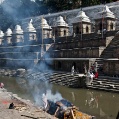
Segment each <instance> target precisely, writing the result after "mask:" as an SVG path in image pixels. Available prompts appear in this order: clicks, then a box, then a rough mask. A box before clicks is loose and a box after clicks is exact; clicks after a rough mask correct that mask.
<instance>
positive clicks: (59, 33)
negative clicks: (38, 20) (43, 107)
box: [52, 16, 69, 38]
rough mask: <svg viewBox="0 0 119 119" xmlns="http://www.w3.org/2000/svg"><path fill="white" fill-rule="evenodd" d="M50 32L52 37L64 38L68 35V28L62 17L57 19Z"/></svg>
mask: <svg viewBox="0 0 119 119" xmlns="http://www.w3.org/2000/svg"><path fill="white" fill-rule="evenodd" d="M52 32H53V36H54V37H56V38H57V37H65V36H68V35H69V26H68V24H67V23H66V22H65V21H64V19H63V17H62V16H59V17H57V20H56V21H55V23H54V25H53V26H52Z"/></svg>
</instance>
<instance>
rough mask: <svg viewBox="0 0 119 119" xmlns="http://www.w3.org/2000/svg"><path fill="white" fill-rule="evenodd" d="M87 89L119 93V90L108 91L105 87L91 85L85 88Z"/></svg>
mask: <svg viewBox="0 0 119 119" xmlns="http://www.w3.org/2000/svg"><path fill="white" fill-rule="evenodd" d="M87 88H91V89H97V90H104V91H113V92H119V89H110V88H106V87H103V86H93V85H89V86H87Z"/></svg>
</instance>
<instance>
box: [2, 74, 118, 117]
mask: <svg viewBox="0 0 119 119" xmlns="http://www.w3.org/2000/svg"><path fill="white" fill-rule="evenodd" d="M0 82H3V83H4V84H5V88H6V89H7V90H8V91H10V92H13V93H15V94H18V96H20V97H22V98H25V99H30V100H32V101H35V102H36V101H38V98H37V99H36V98H35V99H34V97H35V94H37V93H38V95H39V94H40V92H42V89H41V88H44V87H45V88H48V89H51V92H52V93H53V94H56V93H57V92H58V94H59V95H60V94H61V96H62V97H63V98H65V99H67V100H69V101H70V102H72V103H73V104H74V105H76V106H77V107H79V109H80V111H82V112H85V113H88V114H91V115H95V116H96V117H97V118H96V119H116V116H117V112H118V111H119V94H118V93H110V92H103V91H97V90H89V89H72V88H68V87H64V86H58V85H54V84H53V85H51V84H47V86H46V84H45V85H44V84H42V83H40V84H41V85H42V87H41V86H39V85H38V86H37V84H38V82H39V81H34V82H36V83H32V85H26V84H27V83H26V82H25V80H24V79H20V78H13V77H2V76H1V77H0ZM30 84H31V83H30ZM26 87H27V88H26ZM31 87H32V88H31ZM27 89H28V90H27ZM33 90H35V91H34V92H33ZM36 90H37V91H36ZM38 91H39V92H38Z"/></svg>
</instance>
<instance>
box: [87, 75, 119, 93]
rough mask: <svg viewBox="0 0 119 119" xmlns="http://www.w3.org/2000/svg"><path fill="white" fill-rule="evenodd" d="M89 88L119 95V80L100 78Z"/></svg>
mask: <svg viewBox="0 0 119 119" xmlns="http://www.w3.org/2000/svg"><path fill="white" fill-rule="evenodd" d="M87 88H90V89H96V90H103V91H108V92H117V93H119V78H114V77H103V76H100V77H99V78H98V79H94V80H93V82H92V84H91V85H88V86H87Z"/></svg>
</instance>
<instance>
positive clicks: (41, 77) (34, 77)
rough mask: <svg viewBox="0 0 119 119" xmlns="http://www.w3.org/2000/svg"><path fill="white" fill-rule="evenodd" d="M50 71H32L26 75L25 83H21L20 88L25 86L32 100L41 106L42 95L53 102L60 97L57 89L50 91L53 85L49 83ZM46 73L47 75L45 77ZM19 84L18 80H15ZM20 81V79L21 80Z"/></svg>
mask: <svg viewBox="0 0 119 119" xmlns="http://www.w3.org/2000/svg"><path fill="white" fill-rule="evenodd" d="M51 74H52V72H48V73H41V72H37V73H32V74H31V72H29V74H28V75H27V76H26V79H25V83H24V84H22V88H25V89H26V90H27V91H28V92H29V93H30V94H31V95H32V97H33V100H34V102H35V104H36V105H38V106H43V101H42V96H43V94H45V95H46V97H47V99H48V100H50V101H53V102H56V101H59V100H61V99H63V98H62V96H61V94H60V93H58V92H57V91H55V93H54V92H52V89H53V86H52V84H50V83H49V82H48V81H49V77H50V75H51ZM46 75H47V77H46ZM17 81H18V84H19V85H20V83H19V82H20V80H17ZM21 81H22V80H21ZM22 82H23V81H22Z"/></svg>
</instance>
